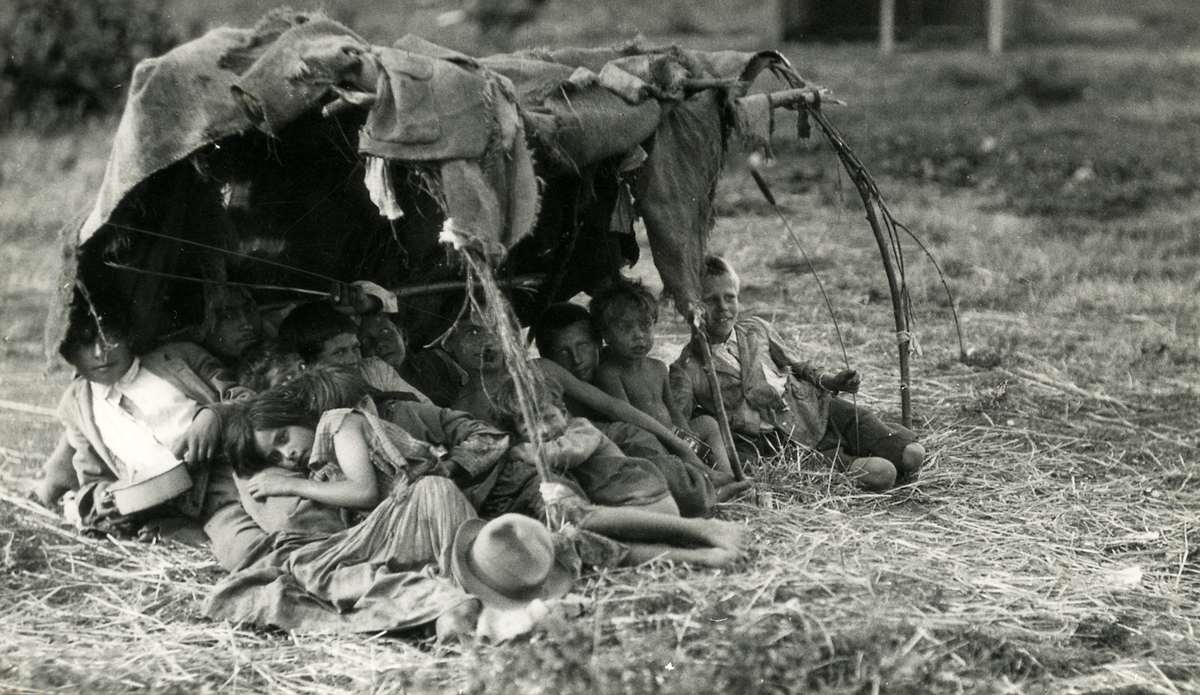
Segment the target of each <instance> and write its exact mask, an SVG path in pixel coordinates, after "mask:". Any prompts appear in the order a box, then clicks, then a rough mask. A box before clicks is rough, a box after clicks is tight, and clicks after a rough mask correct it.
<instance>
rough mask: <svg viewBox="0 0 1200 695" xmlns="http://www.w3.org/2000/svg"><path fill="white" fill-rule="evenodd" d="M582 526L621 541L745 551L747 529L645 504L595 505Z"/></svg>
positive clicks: (736, 551)
mask: <svg viewBox="0 0 1200 695" xmlns="http://www.w3.org/2000/svg"><path fill="white" fill-rule="evenodd" d="M580 526H581V527H582V528H584V529H586V530H588V531H592V532H594V533H599V534H600V535H602V536H608V537H610V538H615V539H617V540H620V541H628V542H633V543H644V544H659V545H664V546H669V547H674V548H686V547H691V548H696V547H700V548H705V547H708V548H724V549H726V550H730V551H732V552H734V553H735V554H737V555H738V556H740V555H742V554H743V553H745V545H746V538H745V529H744V528H743V527H742V526H741V525H739V524H732V523H729V522H727V521H717V520H716V519H685V518H683V517H679V516H669V515H666V514H658V513H656V512H651V511H646V509H645V508H644V507H595V508H593V509H592V510H591V511H590V512H589V513H588V514H587V516H585V517H584V519H583V521H582V522H581V524H580Z"/></svg>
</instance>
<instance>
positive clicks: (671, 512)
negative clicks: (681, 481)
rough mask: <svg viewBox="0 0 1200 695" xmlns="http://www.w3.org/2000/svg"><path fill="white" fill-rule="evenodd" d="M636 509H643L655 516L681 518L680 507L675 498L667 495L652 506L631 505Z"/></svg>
mask: <svg viewBox="0 0 1200 695" xmlns="http://www.w3.org/2000/svg"><path fill="white" fill-rule="evenodd" d="M629 507H633V508H636V509H642V510H645V511H647V512H654V513H655V514H665V515H667V516H679V505H678V504H676V503H675V498H674V497H671V496H670V495H667V496H666V497H664V498H662V499H661V500H659V501H657V502H651V503H650V504H638V505H629Z"/></svg>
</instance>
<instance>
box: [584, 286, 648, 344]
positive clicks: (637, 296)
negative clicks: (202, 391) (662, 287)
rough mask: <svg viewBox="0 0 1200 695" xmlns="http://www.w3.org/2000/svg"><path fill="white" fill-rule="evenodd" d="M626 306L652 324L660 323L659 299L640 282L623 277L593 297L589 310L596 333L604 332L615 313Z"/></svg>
mask: <svg viewBox="0 0 1200 695" xmlns="http://www.w3.org/2000/svg"><path fill="white" fill-rule="evenodd" d="M626 306H631V307H633V308H634V310H635V311H637V312H638V315H639V316H642V317H644V318H648V319H650V321H651V322H652V323H656V322H658V299H657V298H655V296H654V293H653V292H651V291H650V290H649V289H648V288H647V287H646V286H645V285H643V284H642V282H641V281H640V280H631V279H629V278H624V277H622V278H617V280H616V281H614V282H613V283H612V284H610V285H608V286H607V287H605V288H604V289H602V290H600V291H599V292H597V293H596V295H595V296H594V297H592V303H591V304H590V305H589V307H588V308H589V309H590V311H591V315H592V326H593V327H594V328H595V330H596V332H597V333H601V332H603V330H604V326H605V325H606V324H607V323H608V322H609V321H611V320H612V314H613V312H614V311H615V310H617V309H619V308H622V307H626Z"/></svg>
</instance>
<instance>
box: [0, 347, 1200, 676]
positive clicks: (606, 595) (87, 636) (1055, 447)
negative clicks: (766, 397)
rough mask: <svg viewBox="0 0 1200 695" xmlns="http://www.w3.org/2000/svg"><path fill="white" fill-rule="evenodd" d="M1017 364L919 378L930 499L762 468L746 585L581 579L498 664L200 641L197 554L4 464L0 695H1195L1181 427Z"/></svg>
mask: <svg viewBox="0 0 1200 695" xmlns="http://www.w3.org/2000/svg"><path fill="white" fill-rule="evenodd" d="M1005 362H1006V366H1000V367H996V368H992V369H975V368H970V367H967V366H963V365H960V364H954V363H947V364H944V365H942V366H941V367H940V368H939V369H938V371H937V373H936V374H933V375H931V376H929V377H925V378H918V380H917V383H916V389H917V392H918V393H919V394H920V399H921V402H922V404H923V407H922V409H921V410H920V411H919V412H921V413H922V414H923V415H924V416H926V417H927V420H926V421H925V422H924V423H921V429H922V431H923V432H925V437H924V440H925V442H926V445H927V447H928V449H929V450H930V451H931V452H933V454H932V456H931V459H930V461H929V464H928V468H927V470H926V471H925V473H924V475H923V476H922V479H921V481H920V483H919V484H917V485H916V486H914V487H911V488H908V489H902V490H899V491H895V492H892V493H889V494H885V495H867V494H863V493H861V492H858V491H856V490H855V489H854V488H852V487H851V486H850V485H849V484H848V483H847V482H846V481H845V480H844V479H843V478H842V477H841V476H840V475H838V474H837V473H835V472H832V471H830V470H828V469H825V468H823V467H821V466H820V465H819V464H817V463H816V462H815V461H813V460H809V459H804V458H797V457H796V456H785V457H779V458H776V459H773V460H769V461H766V462H764V463H762V464H761V465H760V467H759V468H758V471H757V478H758V480H759V481H760V484H761V491H762V492H765V493H766V494H760V495H758V497H757V498H756V499H750V498H746V499H743V500H742V501H739V502H735V503H732V504H727V505H724V506H723V507H722V508H721V510H720V516H721V517H723V518H729V519H738V520H744V521H745V522H746V523H747V524H748V525H750V526H751V528H752V529H753V536H754V538H755V541H754V544H753V556H752V558H751V560H750V561H749V562H748V563H747V564H746V566H744V567H740V568H735V569H732V570H726V571H714V570H705V569H693V568H685V567H671V566H668V565H665V564H658V565H652V566H644V567H640V568H634V569H627V570H621V571H609V572H604V573H601V574H599V575H595V576H591V577H589V578H588V579H587V580H586V581H585V582H583V583H582V584H581V585H580V586H579V587H578V590H579V591H580V592H581V593H582V594H584V595H585V596H587V597H589V598H590V599H592V601H593V603H592V607H591V609H590V611H589V612H588V613H587V614H586V615H585V616H584V617H582V618H578V619H575V620H573V621H568V622H565V623H562V624H556V625H553V626H551V628H550V629H549V631H548V632H547V633H545V634H542V635H539V636H536V637H534V638H533V639H531V640H529V641H526V642H520V643H518V644H513V645H504V646H501V647H491V646H468V647H463V648H450V649H447V648H439V647H435V646H434V645H432V643H431V642H430V640H429V639H428V638H427V637H424V638H422V637H421V636H416V639H412V638H409V639H398V638H395V637H394V636H388V635H374V636H369V635H365V636H361V637H355V638H348V637H337V638H333V637H327V636H310V635H288V634H283V633H279V632H274V631H264V630H257V629H246V628H240V627H236V626H231V625H225V624H214V623H211V622H207V621H205V620H204V619H202V618H201V617H200V614H199V606H200V604H201V602H202V600H203V598H204V596H205V593H206V592H207V591H208V590H209V588H210V587H211V586H212V584H213V583H214V582H215V581H216V580H217V579H218V577H219V576H220V571H219V569H218V568H217V567H216V565H215V563H214V562H213V561H212V559H211V558H210V557H209V555H208V554H207V553H206V552H204V551H201V550H198V549H192V548H184V547H179V546H173V547H157V546H147V545H142V544H137V543H119V542H115V541H111V540H86V539H81V538H78V537H77V536H76V535H75V534H74V533H73V532H72V531H70V530H69V529H65V528H64V527H63V526H62V525H61V523H60V521H59V520H58V519H57V518H56V517H55V516H54V515H52V514H50V513H48V512H46V511H45V510H42V509H40V508H39V507H37V506H36V505H34V504H33V503H31V502H27V501H25V500H24V499H23V498H22V496H21V494H20V493H19V492H18V491H17V490H14V489H13V488H12V487H11V485H10V483H11V482H12V481H13V480H15V478H16V475H17V474H18V473H20V472H21V471H24V472H26V473H27V472H28V471H29V470H31V469H32V468H33V467H35V466H36V463H37V461H36V460H35V455H34V454H32V453H30V452H26V451H16V450H13V449H8V448H6V449H0V456H2V459H3V460H2V463H3V472H4V473H3V480H4V481H5V482H6V486H5V488H4V489H3V495H2V496H0V529H2V530H0V569H2V570H3V571H2V572H0V582H2V583H0V595H2V597H3V600H2V602H0V606H2V607H0V635H2V637H0V644H2V645H3V646H2V647H0V691H4V692H43V691H53V690H56V689H70V690H75V689H85V690H98V691H143V690H145V691H154V692H196V691H201V690H205V689H209V690H216V689H221V690H226V689H229V690H245V691H252V692H256V691H265V690H272V691H279V692H296V693H335V692H338V693H340V692H345V691H347V690H356V691H357V690H370V691H372V692H426V691H442V690H448V691H450V692H456V691H457V692H474V693H483V692H530V693H532V692H544V693H566V692H578V693H585V692H586V693H590V694H592V695H594V694H595V693H601V692H631V693H633V692H636V693H642V692H661V693H695V692H798V691H811V690H814V689H827V690H828V691H829V692H862V693H868V692H884V691H886V692H914V693H916V692H931V691H936V692H1021V691H1025V690H1026V689H1028V688H1043V689H1045V691H1046V692H1097V691H1098V690H1103V691H1105V692H1118V691H1119V692H1151V693H1159V692H1162V693H1168V692H1170V693H1174V692H1194V691H1195V689H1196V685H1195V683H1196V681H1197V676H1198V675H1200V674H1198V669H1200V660H1198V659H1197V649H1196V646H1195V645H1196V640H1195V636H1194V633H1193V628H1194V625H1195V624H1196V623H1197V621H1198V620H1200V585H1198V582H1197V579H1198V577H1197V574H1196V566H1195V563H1194V561H1193V560H1192V558H1191V545H1190V542H1191V540H1190V539H1191V537H1192V535H1194V534H1193V533H1192V530H1191V529H1190V523H1191V521H1192V519H1193V518H1194V510H1195V509H1196V508H1197V502H1198V501H1200V500H1198V499H1197V495H1196V493H1195V492H1194V491H1193V488H1194V486H1192V485H1190V483H1191V478H1192V473H1191V470H1190V469H1191V461H1190V460H1189V458H1188V457H1189V456H1190V455H1191V454H1192V453H1193V452H1194V446H1195V436H1196V435H1195V433H1194V432H1191V431H1184V430H1180V429H1173V428H1172V427H1171V426H1170V425H1168V424H1161V423H1169V422H1172V421H1173V422H1181V420H1180V419H1179V418H1177V417H1172V416H1173V415H1176V413H1174V412H1172V411H1171V410H1170V408H1172V407H1182V406H1172V405H1171V403H1170V402H1166V403H1158V402H1155V401H1154V400H1153V399H1142V400H1141V401H1139V402H1137V403H1136V404H1134V403H1131V402H1127V401H1124V400H1121V397H1119V396H1109V395H1104V394H1099V393H1091V392H1088V391H1087V390H1085V389H1082V388H1080V387H1078V386H1075V385H1074V384H1072V383H1071V382H1069V381H1067V380H1066V379H1065V378H1064V377H1062V375H1060V374H1057V373H1055V372H1054V371H1052V370H1051V369H1050V368H1049V367H1048V366H1046V365H1044V364H1041V363H1039V362H1037V361H1036V360H1034V359H1032V358H1027V357H1021V356H1016V357H1009V358H1007V359H1006V360H1005ZM880 372H886V368H885V367H884V366H883V365H882V364H881V365H879V366H878V370H877V371H874V372H872V373H873V374H879V377H878V378H879V379H880V381H884V380H885V379H886V377H885V376H884V375H883V374H880ZM860 401H862V402H863V403H864V404H867V405H870V406H872V407H879V408H882V409H884V410H887V405H888V404H886V403H881V402H877V401H871V400H869V399H867V398H866V396H860ZM1064 414H1065V416H1064ZM1146 423H1160V424H1152V425H1148V424H1146Z"/></svg>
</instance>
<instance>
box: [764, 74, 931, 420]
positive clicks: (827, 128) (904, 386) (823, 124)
mask: <svg viewBox="0 0 1200 695" xmlns="http://www.w3.org/2000/svg"><path fill="white" fill-rule="evenodd" d="M780 63H781V65H780V66H779V68H778V69H777V71H776V74H777V75H779V76H781V77H783V79H784V80H786V81H787V82H788V84H789V85H790V86H791V87H792V88H793V89H801V88H803V87H805V84H804V81H803V80H802V79H801V78H800V76H799V75H798V74H796V72H795V70H793V69H792V66H791V64H790V63H788V62H787V59H786V58H782V56H781V61H780ZM797 105H798V106H800V108H803V109H804V110H805V112H807V113H808V114H809V115H810V116H811V117H812V119H813V120H815V121H816V122H817V126H818V127H820V129H821V132H822V133H824V134H825V138H826V139H827V140H828V141H829V144H830V145H832V146H833V150H834V152H836V153H837V156H838V159H839V160H840V161H841V162H842V166H843V167H844V168H845V170H846V173H847V174H849V175H850V180H851V181H853V182H854V187H855V188H856V189H857V190H858V195H859V197H860V198H862V202H863V208H864V209H865V210H866V213H867V223H868V224H869V225H870V226H871V233H872V234H874V235H875V243H876V244H877V245H878V246H879V256H880V260H881V261H882V262H883V272H884V275H886V276H887V282H888V293H889V294H890V295H891V299H892V315H893V319H894V321H895V326H896V348H897V350H898V352H899V362H900V417H901V422H902V423H903V425H904V426H905V427H912V394H911V390H910V380H909V367H908V361H909V346H910V343H911V337H910V334H909V330H908V329H909V326H908V313H907V312H906V311H905V306H904V290H903V289H902V288H901V285H900V282H899V280H898V277H897V276H898V274H897V272H896V258H895V257H894V254H893V252H892V248H891V243H892V242H891V240H890V239H889V237H888V235H887V234H885V233H884V230H883V226H882V224H881V222H880V219H879V209H880V207H879V205H877V201H880V200H882V196H881V195H880V193H879V188H878V187H877V186H876V185H875V181H874V179H872V178H871V174H870V172H868V171H867V168H866V166H864V165H863V163H862V161H861V160H860V159H859V158H858V156H857V155H855V154H854V151H853V150H851V149H850V145H848V144H847V143H846V141H845V139H843V138H842V134H841V133H839V132H838V129H837V128H835V127H834V126H833V124H832V123H830V122H829V119H828V118H826V117H825V113H824V112H823V111H821V100H820V96H819V94H818V96H817V98H816V99H815V100H813V99H808V98H804V99H800V100H797Z"/></svg>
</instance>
